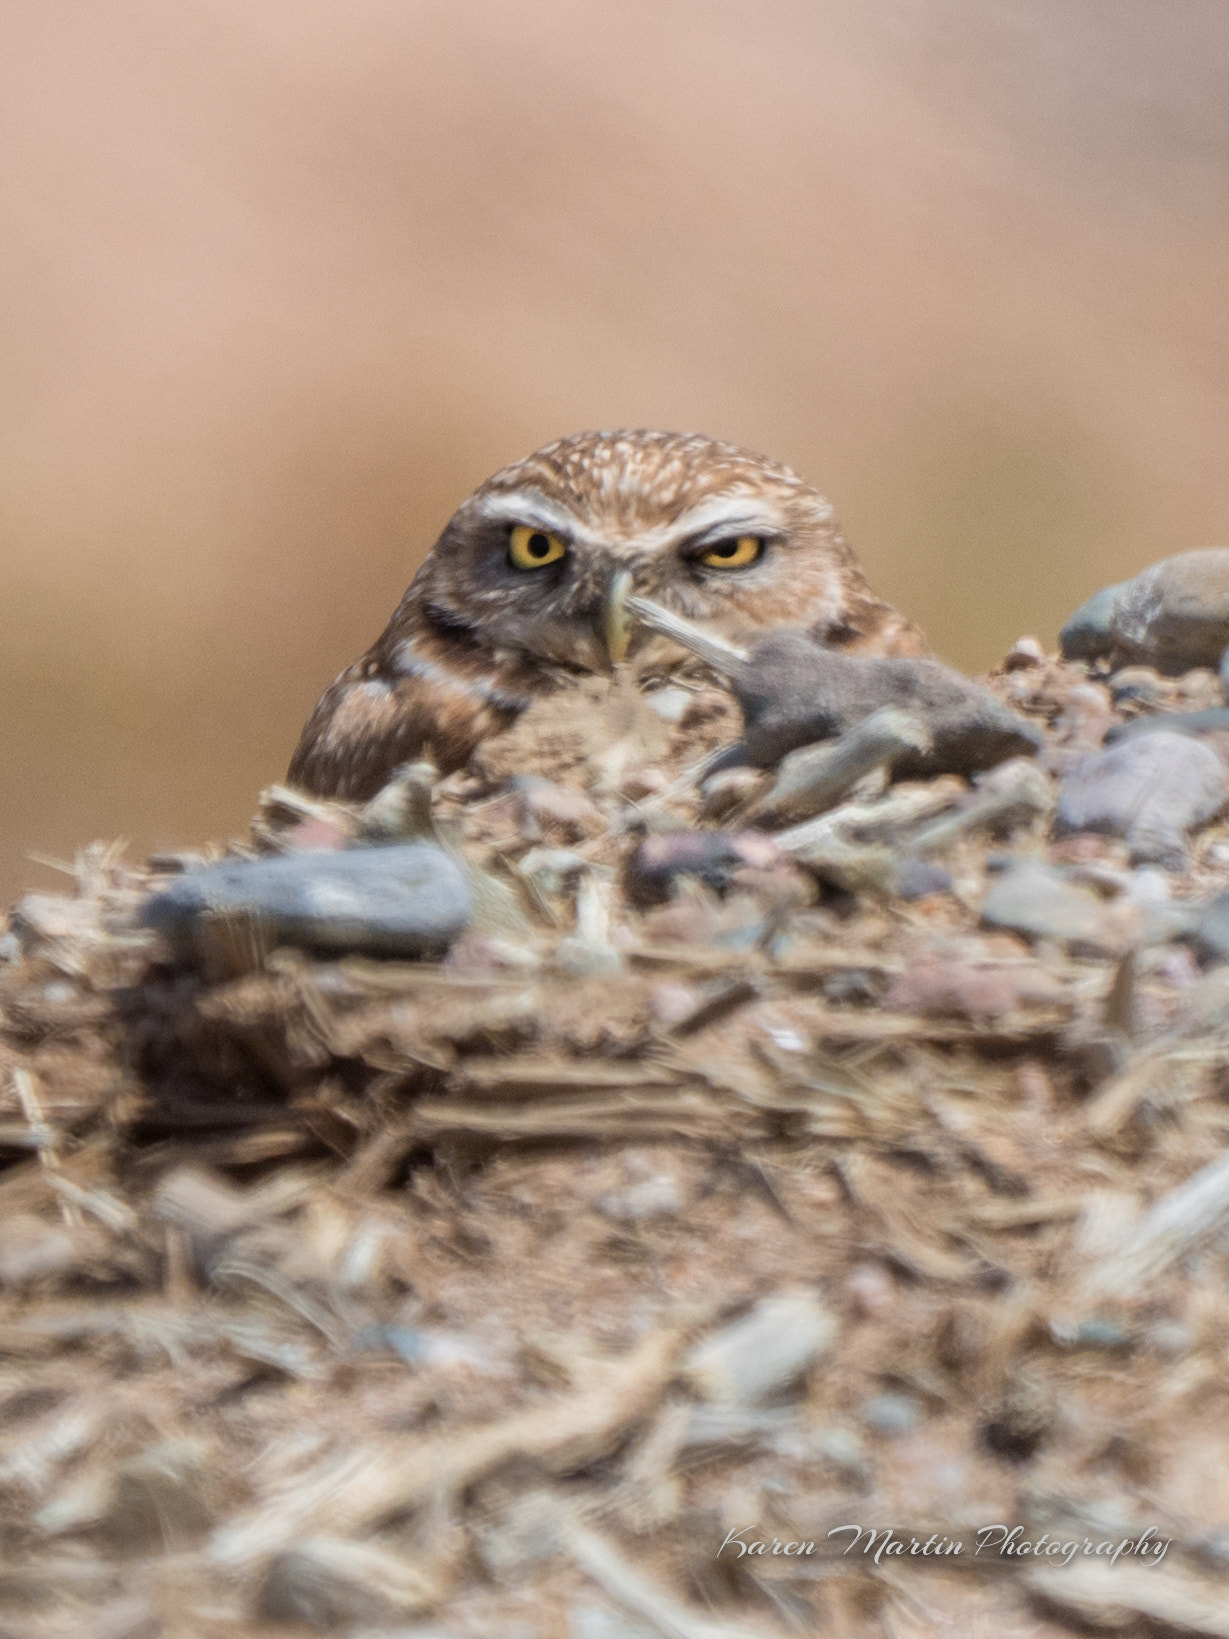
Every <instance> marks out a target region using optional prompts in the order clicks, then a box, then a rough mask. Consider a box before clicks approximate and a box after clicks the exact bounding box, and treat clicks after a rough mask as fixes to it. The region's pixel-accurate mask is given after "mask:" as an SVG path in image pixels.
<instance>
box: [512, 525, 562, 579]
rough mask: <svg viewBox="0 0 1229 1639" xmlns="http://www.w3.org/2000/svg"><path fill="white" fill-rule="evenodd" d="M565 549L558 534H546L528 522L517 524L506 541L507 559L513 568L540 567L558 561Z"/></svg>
mask: <svg viewBox="0 0 1229 1639" xmlns="http://www.w3.org/2000/svg"><path fill="white" fill-rule="evenodd" d="M566 551H567V547H566V546H565V545H564V544H563V542H562V541H561V540H560V539H559V537H558V535H548V534H547V533H546V531H545V530H544V529H534V528H533V527H532V526H531V525H530V524H517V526H516V528H515V529H514V530H513V531H512V538H511V540H510V541H509V542H508V561H509V562H510V563H511V565H512V567H513V568H514V569H541V568H542V567H543V566H544V565H545V564H548V563H558V561H559V559H560V558H561V557H563V555H564V553H565V552H566Z"/></svg>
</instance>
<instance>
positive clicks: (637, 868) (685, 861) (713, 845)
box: [626, 831, 785, 905]
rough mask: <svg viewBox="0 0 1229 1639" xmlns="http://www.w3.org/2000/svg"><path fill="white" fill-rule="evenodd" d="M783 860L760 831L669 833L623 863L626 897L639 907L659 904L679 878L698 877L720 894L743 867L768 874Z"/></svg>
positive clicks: (648, 840)
mask: <svg viewBox="0 0 1229 1639" xmlns="http://www.w3.org/2000/svg"><path fill="white" fill-rule="evenodd" d="M784 863H785V856H784V855H783V854H782V853H781V851H780V850H779V849H778V847H777V845H776V843H775V842H774V841H773V840H772V838H771V837H770V836H768V835H767V834H766V833H764V832H761V831H739V832H735V833H734V834H733V835H731V834H728V833H726V832H722V831H667V832H663V833H661V834H659V835H656V836H648V837H645V838H644V840H643V841H642V842H641V843H640V845H639V847H638V848H637V849H636V851H635V852H634V853H633V854H632V856H631V858H630V859H629V860H628V863H627V876H626V887H627V892H628V896H629V897H630V898H631V899H632V900H633V901H634V902H635V903H636V904H639V905H654V904H660V903H661V902H662V901H663V900H666V899H668V898H669V897H670V894H671V892H672V891H673V889H674V885H675V883H676V882H677V881H678V879H679V878H680V877H697V878H698V879H699V880H700V881H701V882H703V883H704V884H705V885H706V886H707V887H709V888H713V889H715V890H716V891H717V892H718V893H723V892H725V891H726V890H727V889H728V888H730V887H731V886H732V885H733V882H734V878H735V876H736V874H737V872H738V871H740V870H742V869H743V868H744V867H746V866H751V867H753V868H755V869H759V870H771V869H772V868H773V867H774V866H780V865H783V864H784Z"/></svg>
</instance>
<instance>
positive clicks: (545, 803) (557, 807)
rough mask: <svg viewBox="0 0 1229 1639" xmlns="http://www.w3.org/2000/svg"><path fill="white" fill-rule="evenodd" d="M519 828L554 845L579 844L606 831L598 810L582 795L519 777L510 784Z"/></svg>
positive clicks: (543, 782) (550, 783)
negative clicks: (560, 843) (512, 788)
mask: <svg viewBox="0 0 1229 1639" xmlns="http://www.w3.org/2000/svg"><path fill="white" fill-rule="evenodd" d="M513 787H514V789H515V791H516V797H517V808H518V811H519V819H520V822H521V825H522V826H523V827H524V828H525V829H526V831H527V833H528V834H529V835H532V833H533V831H534V830H536V831H537V832H539V833H540V834H541V835H542V836H544V837H546V838H548V839H550V840H551V841H555V842H582V841H584V839H585V838H586V837H596V836H600V835H601V834H602V832H603V831H604V830H605V828H606V821H605V819H604V818H603V816H602V811H601V809H600V808H599V807H598V806H597V804H596V803H594V802H593V801H592V800H591V799H590V798H589V797H587V796H586V795H585V793H584V792H583V791H577V790H574V789H573V788H572V787H570V786H566V785H555V784H554V783H553V781H551V780H542V779H536V778H534V777H533V776H522V777H521V778H519V779H517V780H515V781H514V782H513Z"/></svg>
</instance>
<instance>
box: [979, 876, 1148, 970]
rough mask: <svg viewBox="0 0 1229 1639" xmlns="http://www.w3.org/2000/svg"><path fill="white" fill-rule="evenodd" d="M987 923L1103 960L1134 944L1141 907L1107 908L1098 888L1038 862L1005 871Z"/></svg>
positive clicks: (990, 900) (985, 914)
mask: <svg viewBox="0 0 1229 1639" xmlns="http://www.w3.org/2000/svg"><path fill="white" fill-rule="evenodd" d="M1123 912H1125V913H1126V914H1125V915H1124V914H1123ZM981 919H982V923H983V924H984V925H985V926H986V927H990V928H1005V929H1007V930H1008V931H1009V932H1011V933H1021V934H1023V935H1024V936H1025V938H1028V939H1055V940H1058V941H1060V942H1061V943H1063V944H1065V945H1068V946H1069V947H1070V948H1071V949H1072V951H1074V952H1075V953H1077V954H1080V953H1087V954H1090V955H1098V956H1105V955H1113V954H1117V953H1119V952H1120V951H1122V950H1123V949H1125V948H1126V947H1127V946H1128V945H1129V944H1132V943H1134V941H1135V938H1136V937H1137V936H1138V933H1139V928H1140V923H1141V916H1140V911H1139V907H1138V906H1136V905H1129V906H1123V907H1121V909H1120V908H1119V907H1117V906H1114V905H1110V904H1107V903H1106V902H1105V900H1103V899H1102V898H1101V896H1100V894H1098V893H1096V892H1094V890H1093V889H1091V888H1085V887H1081V886H1080V885H1079V884H1078V883H1075V882H1071V881H1069V880H1068V879H1067V878H1066V877H1065V876H1064V875H1063V874H1062V872H1061V871H1057V870H1055V869H1054V867H1053V866H1051V865H1044V864H1042V863H1041V861H1040V860H1035V859H1024V860H1021V861H1019V862H1018V863H1013V864H1011V865H1010V866H1009V867H1008V868H1007V869H1006V870H1004V871H1003V873H1002V875H1001V876H1000V877H999V878H998V880H997V881H996V882H995V883H994V884H993V885H992V887H991V889H990V892H989V893H988V894H987V895H986V899H985V903H984V904H983V906H982V913H981Z"/></svg>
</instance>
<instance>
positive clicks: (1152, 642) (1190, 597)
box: [1110, 547, 1229, 676]
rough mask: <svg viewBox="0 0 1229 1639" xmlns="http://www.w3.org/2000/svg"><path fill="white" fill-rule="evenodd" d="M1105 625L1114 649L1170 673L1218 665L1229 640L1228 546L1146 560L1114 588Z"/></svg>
mask: <svg viewBox="0 0 1229 1639" xmlns="http://www.w3.org/2000/svg"><path fill="white" fill-rule="evenodd" d="M1110 629H1111V635H1112V637H1113V639H1114V650H1115V652H1116V653H1117V654H1120V655H1122V656H1123V657H1124V658H1125V659H1128V660H1134V661H1139V662H1142V663H1143V664H1144V665H1149V666H1155V667H1156V668H1157V670H1158V671H1161V672H1167V673H1169V674H1170V675H1171V676H1175V675H1177V674H1178V673H1180V672H1186V671H1190V670H1191V668H1192V667H1194V666H1211V667H1213V668H1215V667H1217V666H1219V664H1220V660H1221V656H1222V655H1223V654H1224V652H1225V649H1226V647H1227V646H1229V547H1209V548H1206V549H1205V550H1203V551H1200V552H1180V553H1179V554H1178V556H1177V557H1175V558H1164V559H1162V561H1161V562H1160V563H1154V564H1150V565H1149V567H1148V568H1147V569H1145V570H1143V571H1142V572H1141V573H1140V574H1138V575H1136V577H1135V579H1134V580H1132V581H1128V582H1127V584H1126V585H1125V586H1124V587H1123V588H1122V590H1121V591H1120V592H1119V595H1118V597H1117V598H1116V599H1115V602H1114V613H1113V618H1112V620H1111V623H1110Z"/></svg>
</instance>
